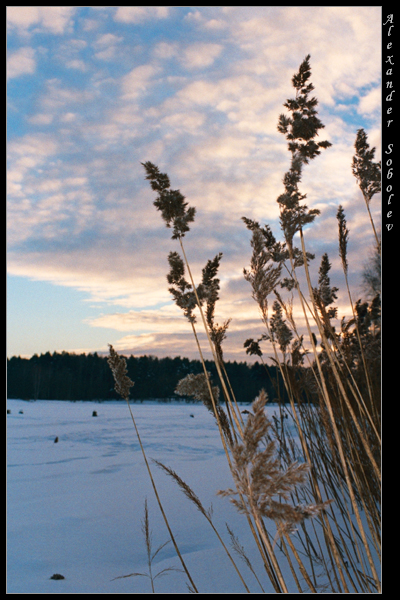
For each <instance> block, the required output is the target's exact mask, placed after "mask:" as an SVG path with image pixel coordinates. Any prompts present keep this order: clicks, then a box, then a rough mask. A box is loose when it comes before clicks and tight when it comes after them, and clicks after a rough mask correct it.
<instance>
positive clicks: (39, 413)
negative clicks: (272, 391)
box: [7, 400, 274, 594]
mask: <svg viewBox="0 0 400 600" xmlns="http://www.w3.org/2000/svg"><path fill="white" fill-rule="evenodd" d="M7 408H8V409H10V410H11V414H8V415H7V425H8V457H7V458H8V460H7V465H8V482H7V494H8V499H7V521H8V552H7V591H8V593H21V594H27V593H31V594H33V593H37V594H42V593H52V594H54V593H56V594H59V593H75V594H78V593H79V594H81V593H114V594H119V593H120V594H122V593H151V584H150V580H149V579H148V578H147V577H130V578H126V579H117V580H115V581H111V579H113V578H114V577H117V576H120V575H127V574H129V573H132V572H139V573H148V568H147V555H146V546H145V541H144V536H143V533H142V530H141V527H142V521H143V518H144V500H145V498H146V497H147V501H148V509H149V520H150V527H151V529H152V532H153V551H155V550H156V549H157V548H158V546H160V545H161V544H163V543H164V542H166V541H167V540H168V539H169V535H168V531H167V529H166V526H165V523H164V521H163V518H162V515H161V513H160V510H159V507H158V504H157V502H156V499H155V496H154V492H153V488H152V486H151V483H150V480H149V476H148V473H147V470H146V467H145V464H144V460H143V457H142V453H141V451H140V447H139V444H138V442H137V438H136V434H135V431H134V428H133V424H132V421H131V418H130V415H129V411H128V407H127V405H126V403H125V402H101V403H96V402H67V401H41V400H38V401H36V402H26V401H22V400H8V401H7ZM20 410H22V411H23V414H19V411H20ZM93 410H96V411H97V414H98V416H97V417H92V411H93ZM132 410H133V413H134V416H135V420H136V423H137V426H138V429H139V433H140V435H141V439H142V442H143V445H144V447H145V451H146V454H147V457H148V458H154V459H157V460H160V461H161V462H163V463H164V464H165V465H167V466H169V467H171V468H172V469H173V470H174V471H176V472H177V473H178V475H179V476H180V477H181V478H182V479H183V480H184V481H186V482H187V483H188V484H189V485H190V486H191V487H192V489H193V490H194V492H195V493H196V494H197V495H198V496H199V498H200V500H201V502H202V504H203V506H204V507H205V508H206V509H207V508H208V507H209V506H210V504H212V505H213V509H214V513H213V522H214V524H215V525H216V527H217V529H218V531H219V533H220V535H221V536H222V537H223V539H224V541H225V543H226V544H227V546H228V547H229V535H228V533H227V530H226V527H225V522H228V524H229V526H230V528H231V529H233V531H234V533H235V535H236V536H238V537H239V541H240V543H241V544H242V545H243V546H245V548H246V551H247V553H248V556H249V558H250V559H251V560H252V563H253V567H254V568H255V570H256V572H257V574H258V577H259V578H261V580H262V581H263V582H265V586H266V589H267V590H269V588H270V587H271V584H270V583H269V581H268V578H267V577H266V574H265V572H264V570H263V567H262V565H261V561H260V558H259V556H258V554H257V550H256V548H255V544H254V541H252V537H251V534H250V533H249V530H248V525H247V522H246V520H245V517H243V516H242V515H239V514H238V513H237V511H236V510H235V508H234V507H233V506H232V504H231V503H230V502H229V500H228V499H227V498H219V497H217V496H216V495H215V492H216V491H217V490H218V489H225V488H227V487H231V486H232V480H231V476H230V473H229V469H228V466H227V462H226V458H225V453H224V451H223V449H222V445H221V441H220V438H219V433H218V429H217V427H216V425H215V421H214V419H213V417H212V416H211V415H210V413H209V412H208V411H207V410H206V409H205V407H204V406H202V405H197V404H196V405H194V404H185V403H175V404H173V403H171V404H163V403H154V402H153V403H152V402H145V403H143V404H135V403H132ZM269 410H274V409H272V408H270V409H269ZM191 415H193V416H191ZM56 436H58V438H59V441H58V443H54V439H55V437H56ZM152 472H153V476H154V478H155V481H156V485H157V488H158V490H159V494H160V496H161V501H162V503H163V506H164V510H165V512H166V514H167V517H168V519H169V522H170V526H171V528H172V531H173V533H174V536H175V538H176V540H177V543H178V546H179V548H180V551H181V553H182V554H183V556H184V560H185V562H186V564H187V567H188V569H189V571H190V574H191V576H192V578H193V580H194V582H195V584H196V586H197V588H198V590H199V592H200V593H244V592H245V589H244V587H243V585H242V583H241V581H240V579H239V577H238V575H237V574H236V572H235V571H234V569H233V567H232V565H231V563H230V561H229V559H228V558H227V556H226V554H225V552H224V550H223V548H222V546H221V545H220V542H219V541H218V539H217V537H216V535H215V533H214V532H213V531H212V529H211V527H210V525H209V524H208V523H207V521H206V519H205V518H204V516H203V515H202V514H201V513H200V512H199V511H198V510H197V509H196V507H195V505H194V504H192V503H191V502H190V501H189V500H187V499H186V497H185V496H184V495H183V493H182V492H181V490H180V489H179V488H178V486H177V485H176V483H175V482H174V481H173V480H172V479H171V478H170V477H169V476H167V475H166V474H165V473H164V472H163V471H161V470H160V469H159V468H158V467H156V466H155V465H153V467H152ZM236 562H237V563H238V566H239V568H240V571H241V573H242V576H243V577H244V579H245V581H246V583H247V585H248V586H249V588H250V590H251V591H252V592H253V593H259V592H260V588H259V587H258V584H257V582H256V581H255V579H254V577H253V575H252V574H251V573H250V571H249V570H248V569H247V568H246V566H245V565H244V564H243V563H242V562H241V561H240V560H239V559H238V560H237V561H236ZM166 567H176V568H181V564H180V561H179V559H178V557H177V555H176V553H175V550H174V548H173V546H172V543H169V544H168V545H167V546H166V547H164V548H163V549H162V550H161V551H160V552H159V553H158V554H157V556H156V558H155V561H154V563H153V575H155V574H156V573H157V572H159V571H161V570H162V569H164V568H166ZM54 573H60V574H61V575H63V576H64V577H65V579H64V580H51V579H50V577H51V576H52V575H53V574H54ZM186 581H187V578H186V575H185V574H184V573H180V572H174V571H171V572H169V573H167V574H165V575H164V576H162V577H160V578H158V579H156V581H155V589H156V592H157V593H188V588H187V585H186ZM269 591H272V592H273V589H272V588H271V590H269Z"/></svg>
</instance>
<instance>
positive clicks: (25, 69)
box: [7, 47, 36, 79]
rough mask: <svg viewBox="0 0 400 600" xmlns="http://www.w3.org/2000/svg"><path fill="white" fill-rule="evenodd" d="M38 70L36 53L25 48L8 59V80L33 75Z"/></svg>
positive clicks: (31, 49)
mask: <svg viewBox="0 0 400 600" xmlns="http://www.w3.org/2000/svg"><path fill="white" fill-rule="evenodd" d="M35 70H36V60H35V51H34V49H33V48H29V47H24V48H20V49H19V50H17V51H16V52H13V53H12V54H11V55H10V56H8V57H7V79H13V78H15V77H20V76H21V75H31V74H33V73H34V72H35Z"/></svg>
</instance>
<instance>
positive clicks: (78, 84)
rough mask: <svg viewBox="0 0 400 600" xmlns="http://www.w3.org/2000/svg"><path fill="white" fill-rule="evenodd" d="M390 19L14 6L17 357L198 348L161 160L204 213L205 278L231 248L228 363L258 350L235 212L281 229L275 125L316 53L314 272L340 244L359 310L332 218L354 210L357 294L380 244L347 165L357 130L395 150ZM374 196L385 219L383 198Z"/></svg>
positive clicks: (281, 144) (282, 165)
mask: <svg viewBox="0 0 400 600" xmlns="http://www.w3.org/2000/svg"><path fill="white" fill-rule="evenodd" d="M381 23H382V20H381V8H380V7H369V6H366V7H358V6H355V7H340V6H339V7H273V6H272V7H268V6H267V7H245V6H239V7H221V6H214V7H196V6H193V7H185V6H183V7H182V6H181V7H165V6H159V7H148V6H143V7H140V6H134V7H126V6H122V7H114V6H113V7H110V6H105V7H85V6H84V7H74V6H67V7H62V6H61V7H60V6H57V7H35V6H29V7H19V6H18V7H8V8H7V48H8V55H7V97H8V106H7V121H8V129H7V132H8V148H7V150H8V185H7V195H8V198H7V217H8V226H7V242H8V254H7V256H8V289H7V296H8V298H7V306H8V316H7V318H8V348H7V354H8V356H12V355H21V356H26V357H30V356H32V355H33V354H34V353H38V354H40V353H41V352H47V351H50V352H54V351H58V352H61V351H62V350H66V351H70V352H79V353H80V352H95V351H97V352H104V351H106V350H107V344H108V343H111V344H113V345H114V347H115V349H117V350H118V351H121V352H122V353H124V354H126V355H129V354H134V355H141V354H152V355H156V356H159V357H161V356H177V355H181V356H188V357H190V358H196V357H197V353H196V347H195V342H194V340H193V336H192V332H191V328H190V325H189V324H188V322H187V321H186V320H185V318H184V316H183V314H182V312H181V311H180V309H179V308H177V307H176V306H175V305H174V304H173V301H172V299H171V296H170V294H169V292H168V289H167V288H168V284H167V281H166V274H167V272H168V262H167V256H168V253H169V252H170V251H171V250H176V251H179V244H178V242H177V241H175V240H172V239H171V230H169V229H167V228H166V227H165V225H164V222H163V221H162V219H161V215H160V213H159V212H157V211H156V209H155V207H154V206H153V201H154V200H155V193H154V192H153V191H152V190H151V189H150V186H149V183H148V182H147V181H145V178H144V175H145V173H144V169H143V167H142V166H141V164H140V163H141V162H145V161H151V162H153V163H155V164H156V165H158V166H159V168H160V170H161V171H162V172H166V173H168V175H169V177H170V180H171V186H172V188H173V189H180V190H181V192H182V193H183V194H184V195H185V196H186V199H187V201H188V202H189V204H190V205H191V206H195V207H196V209H197V213H196V219H195V222H194V223H193V224H192V227H191V231H190V232H189V233H188V234H187V236H186V237H185V248H186V253H187V255H188V259H189V261H190V263H191V266H192V270H193V275H194V277H195V280H197V281H199V279H200V276H201V269H202V268H203V267H204V266H205V264H206V262H207V260H208V259H211V258H213V257H214V256H215V255H216V254H217V253H219V252H222V253H223V258H222V261H221V267H220V271H219V277H220V279H221V291H220V301H219V303H218V304H217V309H216V321H217V322H219V323H222V322H223V321H224V320H225V319H228V318H231V319H232V322H231V324H230V328H229V330H228V337H227V340H226V342H225V356H226V358H227V359H231V360H233V359H235V360H246V359H247V356H246V354H245V351H244V349H243V342H244V340H245V339H246V338H248V337H258V336H260V335H261V333H263V332H264V330H263V327H262V324H261V322H260V319H259V314H258V309H257V305H256V304H255V302H254V300H253V299H252V298H251V288H250V286H249V284H248V283H247V282H246V281H245V280H244V278H243V267H247V266H248V265H249V262H250V257H251V248H250V232H249V231H248V230H247V229H246V227H245V225H244V223H243V222H242V220H241V217H242V216H246V217H248V218H250V219H255V220H258V221H260V223H261V224H269V225H270V226H271V228H272V230H273V231H274V233H275V236H276V237H277V238H278V239H279V240H282V234H281V232H280V230H279V209H278V204H277V202H276V199H277V197H278V196H279V195H280V194H281V193H282V192H283V184H282V178H283V175H284V173H285V172H286V171H287V170H288V169H289V165H290V154H289V152H288V150H287V142H286V140H285V137H284V136H283V135H282V134H280V133H279V132H278V131H277V122H278V117H279V114H281V113H285V112H286V109H285V108H284V107H283V103H284V102H285V101H286V100H287V99H288V98H291V97H293V95H294V90H293V87H292V84H291V79H292V76H293V74H294V73H295V72H296V71H297V70H298V67H299V65H300V63H301V62H302V61H303V59H304V58H305V56H306V55H307V54H311V61H310V62H311V68H312V76H311V81H312V83H313V84H314V86H315V91H314V92H313V93H314V95H315V96H316V97H317V98H318V101H319V105H318V107H317V109H318V111H319V117H320V119H321V120H322V122H323V123H324V124H325V129H324V130H321V131H320V140H322V139H327V140H329V141H330V142H331V143H332V147H331V148H329V149H327V150H324V151H323V152H322V154H321V155H320V156H319V157H317V158H316V159H315V160H314V161H312V162H311V163H310V164H309V165H308V166H306V167H305V168H304V172H303V177H302V182H301V186H300V189H301V191H302V192H303V193H306V194H307V200H306V202H307V204H308V206H309V208H318V209H319V210H320V211H321V215H320V216H319V217H318V218H317V219H316V221H315V222H314V223H313V224H312V225H310V226H308V227H306V229H305V239H306V244H307V250H309V251H310V252H313V253H315V254H316V259H315V260H314V261H313V263H312V267H311V271H312V275H313V278H314V281H313V284H314V285H317V279H318V268H319V264H320V259H321V256H322V254H323V253H324V252H328V254H329V258H330V261H331V262H332V271H331V274H332V284H333V285H336V286H337V287H339V288H340V292H339V294H338V296H339V298H338V302H337V304H338V306H339V317H341V316H343V315H345V314H346V315H348V314H349V300H348V298H347V295H346V292H345V284H344V279H343V275H342V273H341V268H340V259H339V258H338V251H337V246H338V244H337V223H336V217H335V216H336V212H337V208H338V206H339V204H342V205H343V207H344V209H345V213H346V218H347V223H348V227H349V229H350V241H349V272H350V278H351V284H352V289H353V291H354V298H355V299H357V298H358V297H360V296H361V293H362V292H361V284H362V280H361V271H362V268H363V266H364V264H365V262H366V261H367V259H368V256H369V255H370V253H371V252H372V249H373V244H374V238H373V233H372V230H371V226H370V222H369V218H368V213H367V211H366V208H365V204H364V201H363V198H362V195H361V192H360V190H359V188H358V187H357V184H356V180H355V179H354V177H353V175H352V172H351V161H352V156H353V155H354V141H355V138H356V133H357V130H358V129H359V128H361V127H362V128H364V129H365V131H366V132H367V134H368V141H369V143H370V145H371V146H375V147H376V157H375V158H376V160H380V159H381V154H380V152H381ZM371 210H372V214H373V215H374V218H375V222H376V225H377V226H378V227H380V195H377V196H375V197H374V198H373V200H372V203H371ZM271 301H273V298H271ZM294 306H295V315H296V314H297V312H296V311H297V308H296V306H297V305H296V303H295V304H294ZM299 324H300V326H301V324H302V320H301V317H300V316H299ZM266 348H267V347H266Z"/></svg>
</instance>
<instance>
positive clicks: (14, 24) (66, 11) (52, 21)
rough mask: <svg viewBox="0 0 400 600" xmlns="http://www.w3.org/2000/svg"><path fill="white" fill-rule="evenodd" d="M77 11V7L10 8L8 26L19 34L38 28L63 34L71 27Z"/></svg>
mask: <svg viewBox="0 0 400 600" xmlns="http://www.w3.org/2000/svg"><path fill="white" fill-rule="evenodd" d="M75 9H76V7H75V6H8V7H7V26H8V28H10V29H16V30H17V31H18V32H19V33H26V32H27V31H28V30H29V29H30V28H31V27H32V26H37V29H38V30H39V31H40V30H46V31H49V32H50V33H54V34H62V33H64V32H65V31H66V29H68V28H69V27H70V25H71V22H72V17H73V15H74V13H75Z"/></svg>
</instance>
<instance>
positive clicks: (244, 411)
mask: <svg viewBox="0 0 400 600" xmlns="http://www.w3.org/2000/svg"><path fill="white" fill-rule="evenodd" d="M249 414H250V411H249V410H246V409H244V410H242V415H249Z"/></svg>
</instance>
